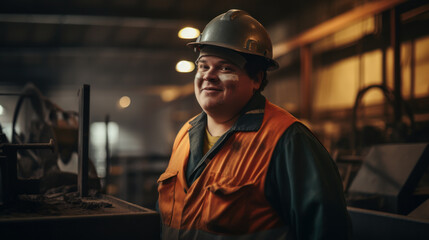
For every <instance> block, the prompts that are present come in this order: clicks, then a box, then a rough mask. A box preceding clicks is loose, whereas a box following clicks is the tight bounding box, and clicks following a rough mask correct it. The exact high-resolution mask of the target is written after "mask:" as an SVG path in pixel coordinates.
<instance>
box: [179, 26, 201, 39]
mask: <svg viewBox="0 0 429 240" xmlns="http://www.w3.org/2000/svg"><path fill="white" fill-rule="evenodd" d="M178 35H179V37H180V38H183V39H193V38H197V37H198V36H199V35H200V30H198V29H196V28H193V27H184V28H182V29H180V31H179V33H178Z"/></svg>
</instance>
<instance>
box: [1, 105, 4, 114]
mask: <svg viewBox="0 0 429 240" xmlns="http://www.w3.org/2000/svg"><path fill="white" fill-rule="evenodd" d="M3 112H4V108H3V106H2V105H0V115H3Z"/></svg>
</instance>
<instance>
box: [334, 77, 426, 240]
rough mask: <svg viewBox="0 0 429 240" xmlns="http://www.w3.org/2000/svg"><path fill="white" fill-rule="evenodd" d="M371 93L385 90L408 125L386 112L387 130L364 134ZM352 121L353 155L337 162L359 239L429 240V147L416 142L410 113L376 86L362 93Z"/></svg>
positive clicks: (367, 129) (390, 103)
mask: <svg viewBox="0 0 429 240" xmlns="http://www.w3.org/2000/svg"><path fill="white" fill-rule="evenodd" d="M370 89H378V90H381V91H382V93H383V95H384V96H385V99H386V103H388V106H392V107H393V110H394V111H397V109H396V108H395V106H396V107H398V106H399V107H400V108H401V110H402V112H404V113H405V115H406V119H407V120H408V121H404V120H401V121H396V120H393V121H392V120H390V118H389V117H388V116H389V111H388V110H389V109H387V108H386V112H387V114H386V120H385V127H384V129H383V128H380V127H374V126H371V125H368V124H367V125H364V126H361V127H360V128H359V127H358V119H357V116H358V110H359V104H360V102H361V100H362V98H363V96H364V95H365V93H367V92H368V90H370ZM398 100H399V101H400V103H399V104H396V103H395V101H398ZM352 115H353V119H352V130H353V132H352V136H351V141H350V142H351V144H350V147H351V149H350V150H349V151H348V153H349V154H338V153H337V154H334V160H335V161H336V163H337V165H338V166H339V169H340V173H341V175H342V178H343V185H344V190H345V193H346V197H347V202H348V206H349V213H350V215H351V217H352V222H353V226H354V237H355V239H429V207H428V205H429V171H428V169H429V144H428V143H427V142H418V141H417V142H416V141H413V132H414V118H413V113H412V112H411V110H410V108H409V107H408V106H407V104H406V102H404V101H402V99H395V98H394V95H393V92H392V91H390V90H389V89H388V88H387V87H385V86H382V85H371V86H368V87H366V88H364V89H362V90H361V91H359V92H358V94H357V97H356V101H355V105H354V108H353V114H352ZM400 119H402V117H401V118H400Z"/></svg>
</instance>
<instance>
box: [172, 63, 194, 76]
mask: <svg viewBox="0 0 429 240" xmlns="http://www.w3.org/2000/svg"><path fill="white" fill-rule="evenodd" d="M194 69H195V64H194V63H193V62H191V61H186V60H181V61H179V62H178V63H177V64H176V71H178V72H181V73H188V72H192V71H194Z"/></svg>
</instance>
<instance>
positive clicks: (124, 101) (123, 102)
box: [118, 96, 131, 108]
mask: <svg viewBox="0 0 429 240" xmlns="http://www.w3.org/2000/svg"><path fill="white" fill-rule="evenodd" d="M130 104H131V99H130V98H129V97H128V96H123V97H121V98H120V99H119V101H118V105H119V107H120V108H127V107H129V106H130Z"/></svg>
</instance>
